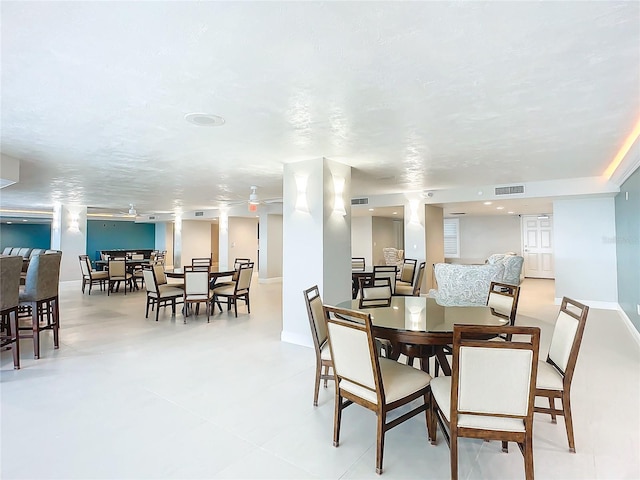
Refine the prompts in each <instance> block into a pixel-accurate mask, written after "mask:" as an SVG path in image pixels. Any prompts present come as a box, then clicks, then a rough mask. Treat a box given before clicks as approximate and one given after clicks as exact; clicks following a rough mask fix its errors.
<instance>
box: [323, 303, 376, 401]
mask: <svg viewBox="0 0 640 480" xmlns="http://www.w3.org/2000/svg"><path fill="white" fill-rule="evenodd" d="M323 309H324V319H325V321H326V323H327V332H328V335H329V348H330V349H331V359H332V362H333V368H334V372H335V377H336V385H338V386H341V383H342V382H349V383H350V384H352V385H353V386H357V387H359V388H357V389H358V390H359V391H360V394H359V395H358V396H360V397H361V398H365V399H368V400H369V401H371V402H372V403H377V404H378V405H381V404H384V402H385V399H384V390H383V387H382V378H381V375H380V364H379V362H378V354H377V351H376V347H375V342H374V338H373V335H372V333H371V316H370V315H369V314H367V313H364V312H359V311H356V310H348V309H345V308H337V307H331V306H328V305H324V307H323Z"/></svg>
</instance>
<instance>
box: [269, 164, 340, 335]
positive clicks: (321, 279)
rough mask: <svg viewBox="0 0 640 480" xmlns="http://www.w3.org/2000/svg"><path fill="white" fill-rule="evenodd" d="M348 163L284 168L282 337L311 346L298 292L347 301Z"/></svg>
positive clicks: (296, 165) (324, 299)
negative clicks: (314, 289) (311, 291)
mask: <svg viewBox="0 0 640 480" xmlns="http://www.w3.org/2000/svg"><path fill="white" fill-rule="evenodd" d="M350 191H351V167H350V166H348V165H344V164H341V163H338V162H334V161H331V160H328V159H325V158H320V159H314V160H308V161H304V162H297V163H289V164H286V165H285V166H284V182H283V192H284V204H283V209H282V216H283V225H282V232H283V262H282V263H283V268H282V335H281V338H282V340H283V341H285V342H290V343H296V344H300V345H308V346H312V345H313V343H312V341H311V332H310V330H309V320H308V317H307V310H306V307H305V303H304V297H303V295H302V292H303V291H304V290H305V289H307V288H309V287H311V286H313V285H318V288H319V289H320V293H321V295H322V300H323V302H324V303H327V304H333V305H335V304H337V303H339V302H343V301H345V300H350V299H351V194H350Z"/></svg>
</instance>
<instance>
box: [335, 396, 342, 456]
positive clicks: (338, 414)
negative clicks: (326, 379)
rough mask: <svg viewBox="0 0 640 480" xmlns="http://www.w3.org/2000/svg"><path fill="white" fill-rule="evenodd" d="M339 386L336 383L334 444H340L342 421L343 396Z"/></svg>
mask: <svg viewBox="0 0 640 480" xmlns="http://www.w3.org/2000/svg"><path fill="white" fill-rule="evenodd" d="M337 390H338V386H337V385H336V399H335V405H334V412H333V446H334V447H337V446H338V445H340V422H341V421H342V397H341V396H340V395H339V394H338V393H337Z"/></svg>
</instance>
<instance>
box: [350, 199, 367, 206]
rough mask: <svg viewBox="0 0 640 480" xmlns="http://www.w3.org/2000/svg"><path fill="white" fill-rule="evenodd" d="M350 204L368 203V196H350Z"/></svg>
mask: <svg viewBox="0 0 640 480" xmlns="http://www.w3.org/2000/svg"><path fill="white" fill-rule="evenodd" d="M351 205H369V199H368V198H352V199H351Z"/></svg>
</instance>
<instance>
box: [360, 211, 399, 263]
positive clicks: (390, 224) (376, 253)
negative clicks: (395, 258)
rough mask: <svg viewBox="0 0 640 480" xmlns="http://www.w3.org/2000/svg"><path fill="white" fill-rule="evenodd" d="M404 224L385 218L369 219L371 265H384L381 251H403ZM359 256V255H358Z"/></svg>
mask: <svg viewBox="0 0 640 480" xmlns="http://www.w3.org/2000/svg"><path fill="white" fill-rule="evenodd" d="M403 231H404V223H403V222H402V221H398V220H393V219H391V218H385V217H371V240H372V256H373V259H372V260H373V265H384V264H385V263H384V255H383V254H382V249H383V248H387V247H395V248H397V249H400V250H402V249H404V236H403V235H402V232H403ZM358 256H361V255H358Z"/></svg>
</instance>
